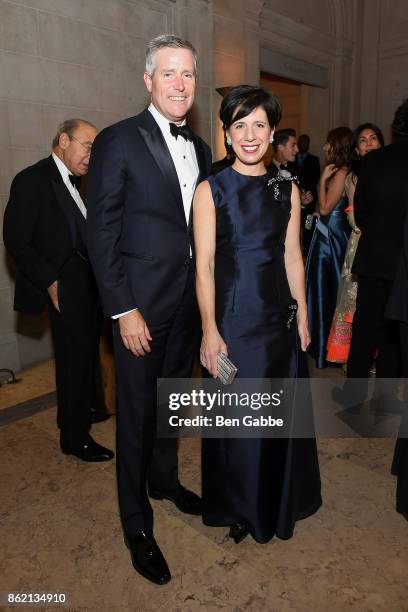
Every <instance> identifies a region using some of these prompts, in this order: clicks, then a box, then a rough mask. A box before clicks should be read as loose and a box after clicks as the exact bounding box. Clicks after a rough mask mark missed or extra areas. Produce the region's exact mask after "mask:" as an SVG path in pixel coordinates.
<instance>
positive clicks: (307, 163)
mask: <svg viewBox="0 0 408 612" xmlns="http://www.w3.org/2000/svg"><path fill="white" fill-rule="evenodd" d="M297 146H298V150H299V151H298V153H297V155H296V162H295V163H296V175H297V177H298V179H299V186H300V189H301V200H302V222H301V228H302V229H301V233H302V249H303V254H304V255H305V257H306V256H307V254H308V252H309V246H310V242H311V239H312V234H313V224H312V223H311V222H309V223H307V224H306V219H307V217H308V215H313V213H314V212H315V209H316V204H317V184H318V182H319V179H320V160H319V158H318V157H317V155H312V154H311V153H309V147H310V138H309V136H308V135H307V134H301V135H300V136H299V138H298V141H297Z"/></svg>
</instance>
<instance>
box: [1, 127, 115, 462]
mask: <svg viewBox="0 0 408 612" xmlns="http://www.w3.org/2000/svg"><path fill="white" fill-rule="evenodd" d="M96 133H97V130H96V128H95V126H94V125H92V124H91V123H90V122H88V121H85V120H83V119H70V120H67V121H64V122H63V123H62V124H61V126H60V127H59V129H58V132H57V134H56V136H55V138H54V140H53V143H52V149H53V150H52V154H51V155H50V156H49V157H47V158H46V159H42V160H41V161H39V162H37V163H36V164H34V165H33V166H29V167H28V168H25V169H24V170H22V171H21V172H20V173H19V174H17V176H16V177H15V178H14V180H13V182H12V185H11V191H10V199H9V202H8V204H7V207H6V211H5V216H4V244H5V246H6V249H7V250H8V252H9V253H10V255H11V256H12V257H13V258H14V260H15V262H16V264H17V279H16V286H15V299H14V308H15V310H17V311H19V312H28V313H33V314H39V313H41V312H42V311H43V310H44V308H48V312H49V318H50V323H51V333H52V340H53V345H54V352H55V368H56V385H57V398H58V411H57V423H58V427H59V429H60V445H61V450H62V452H63V453H65V454H71V455H75V456H76V457H78V458H79V459H81V460H83V461H108V460H109V459H112V457H113V453H112V451H110V450H109V449H107V448H104V447H103V446H101V445H99V444H97V443H96V442H95V440H94V439H93V438H92V437H91V436H90V434H89V430H90V427H91V422H92V417H91V409H92V405H93V402H94V401H95V397H96V395H98V396H99V397H100V395H101V390H98V392H97V389H96V386H97V381H96V380H95V376H96V371H97V360H98V359H99V354H98V338H99V333H98V332H99V329H98V327H99V318H98V294H97V289H96V284H95V280H94V276H93V273H92V269H91V265H90V263H89V260H88V253H87V248H86V206H85V202H84V201H83V199H82V197H81V194H80V192H79V184H80V180H81V176H84V175H85V174H86V173H87V172H88V162H89V156H90V151H91V147H92V143H93V141H94V139H95V136H96Z"/></svg>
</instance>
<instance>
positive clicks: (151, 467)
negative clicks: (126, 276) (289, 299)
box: [113, 263, 201, 537]
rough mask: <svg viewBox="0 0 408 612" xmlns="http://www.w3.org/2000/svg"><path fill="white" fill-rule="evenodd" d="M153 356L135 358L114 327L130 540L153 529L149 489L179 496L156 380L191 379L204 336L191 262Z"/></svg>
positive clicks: (156, 332) (157, 333) (155, 334)
mask: <svg viewBox="0 0 408 612" xmlns="http://www.w3.org/2000/svg"><path fill="white" fill-rule="evenodd" d="M149 331H150V334H151V336H152V341H151V342H150V348H151V352H150V353H147V354H146V355H145V356H144V357H136V356H134V355H133V354H132V353H131V352H130V351H129V350H128V349H126V348H125V346H124V344H123V341H122V338H121V336H120V333H119V324H118V322H117V321H115V322H114V324H113V337H114V348H115V362H116V389H117V398H118V406H117V456H116V465H117V475H118V491H119V506H120V513H121V520H122V525H123V528H124V531H125V533H126V534H127V536H128V537H132V536H133V535H135V533H136V532H137V531H138V530H139V529H145V530H146V531H150V530H151V529H153V512H152V507H151V505H150V502H149V498H148V495H147V491H146V483H147V482H148V483H149V488H150V489H152V490H156V491H159V492H161V493H170V494H171V493H172V492H175V491H176V490H177V489H178V487H179V486H180V483H179V480H178V457H177V446H178V444H177V443H178V441H177V439H164V438H162V439H161V438H158V437H157V436H156V424H157V416H158V415H157V401H156V380H157V378H188V377H190V376H191V370H192V364H193V358H194V354H196V353H197V350H198V347H199V341H200V336H201V328H200V319H199V312H198V307H197V301H196V297H195V282H194V265H193V263H190V265H189V270H188V275H187V280H186V285H185V289H184V293H183V296H182V300H181V301H180V303H179V305H178V307H177V309H176V311H175V312H174V313H173V315H172V316H171V317H170V318H169V319H168V320H166V321H164V322H163V323H161V324H157V325H152V326H150V327H149Z"/></svg>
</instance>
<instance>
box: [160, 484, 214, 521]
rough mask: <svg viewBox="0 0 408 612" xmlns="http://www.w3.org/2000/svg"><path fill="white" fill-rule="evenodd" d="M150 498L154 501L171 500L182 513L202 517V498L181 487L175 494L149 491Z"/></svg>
mask: <svg viewBox="0 0 408 612" xmlns="http://www.w3.org/2000/svg"><path fill="white" fill-rule="evenodd" d="M149 497H151V498H152V499H169V500H170V501H172V502H173V504H174V505H175V506H176V507H177V508H178V509H179V510H180V512H185V513H186V514H194V515H195V516H200V514H201V513H202V504H201V498H200V497H199V496H198V495H196V494H195V493H193V492H192V491H189V490H188V489H185V488H184V487H182V486H181V485H180V487H179V488H178V489H177V491H175V492H174V493H160V492H159V491H156V490H155V489H149Z"/></svg>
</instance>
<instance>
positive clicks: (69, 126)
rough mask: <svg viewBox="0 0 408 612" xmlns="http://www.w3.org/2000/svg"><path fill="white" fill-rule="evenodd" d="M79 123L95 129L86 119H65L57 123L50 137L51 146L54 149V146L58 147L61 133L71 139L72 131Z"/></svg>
mask: <svg viewBox="0 0 408 612" xmlns="http://www.w3.org/2000/svg"><path fill="white" fill-rule="evenodd" d="M81 123H85V124H86V125H90V126H91V127H93V128H95V130H96V126H95V125H94V124H93V123H91V122H90V121H87V120H86V119H65V121H63V122H62V123H60V124H59V126H58V131H57V133H56V134H55V136H54V138H53V139H52V148H53V149H55V147H58V145H59V139H60V136H61V134H68V136H69V139H70V140H72V136H73V135H74V131H75V130H76V129H77V127H79V125H80V124H81Z"/></svg>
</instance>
